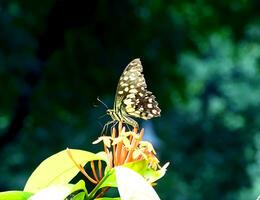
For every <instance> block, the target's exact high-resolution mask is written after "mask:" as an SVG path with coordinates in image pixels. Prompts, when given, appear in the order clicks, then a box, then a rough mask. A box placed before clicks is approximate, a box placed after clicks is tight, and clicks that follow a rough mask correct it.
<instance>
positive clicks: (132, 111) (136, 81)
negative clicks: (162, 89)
mask: <svg viewBox="0 0 260 200" xmlns="http://www.w3.org/2000/svg"><path fill="white" fill-rule="evenodd" d="M142 72H143V66H142V64H141V61H140V59H139V58H137V59H134V60H133V61H131V62H130V63H129V64H128V65H127V66H126V68H125V70H124V71H123V73H122V75H121V77H120V79H119V82H118V85H117V89H116V94H115V101H114V107H113V109H108V110H107V114H108V115H110V116H111V118H112V120H113V121H112V122H109V123H113V122H122V123H125V124H128V125H131V126H132V127H137V128H138V127H139V125H138V123H137V122H136V121H135V120H134V119H133V118H132V117H136V118H141V119H145V120H148V119H151V118H153V117H159V116H160V113H161V109H160V108H159V107H158V103H157V102H156V100H155V96H154V95H152V92H150V91H148V90H147V85H146V82H145V79H144V75H143V74H142Z"/></svg>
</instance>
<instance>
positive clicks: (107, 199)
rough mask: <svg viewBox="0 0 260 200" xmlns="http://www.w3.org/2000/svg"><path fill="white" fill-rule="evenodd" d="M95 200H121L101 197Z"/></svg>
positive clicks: (119, 199)
mask: <svg viewBox="0 0 260 200" xmlns="http://www.w3.org/2000/svg"><path fill="white" fill-rule="evenodd" d="M95 200H121V198H120V197H116V198H111V197H103V198H98V199H95Z"/></svg>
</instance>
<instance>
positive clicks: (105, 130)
mask: <svg viewBox="0 0 260 200" xmlns="http://www.w3.org/2000/svg"><path fill="white" fill-rule="evenodd" d="M115 122H116V121H115V120H112V121H110V122H107V123H106V124H105V125H104V127H103V129H102V132H101V135H102V134H103V133H105V134H106V132H107V129H108V126H109V125H110V124H113V123H115Z"/></svg>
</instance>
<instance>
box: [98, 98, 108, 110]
mask: <svg viewBox="0 0 260 200" xmlns="http://www.w3.org/2000/svg"><path fill="white" fill-rule="evenodd" d="M97 100H98V101H99V102H100V103H102V104H103V105H104V106H105V107H106V109H108V106H107V104H105V103H104V102H103V101H101V100H100V99H99V97H97Z"/></svg>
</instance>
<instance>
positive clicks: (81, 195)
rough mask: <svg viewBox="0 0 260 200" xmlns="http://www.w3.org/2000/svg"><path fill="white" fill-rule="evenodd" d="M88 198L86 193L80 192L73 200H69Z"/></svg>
mask: <svg viewBox="0 0 260 200" xmlns="http://www.w3.org/2000/svg"><path fill="white" fill-rule="evenodd" d="M85 197H86V193H85V192H80V193H78V194H76V195H75V196H74V197H72V198H71V199H69V198H67V199H68V200H85Z"/></svg>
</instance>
